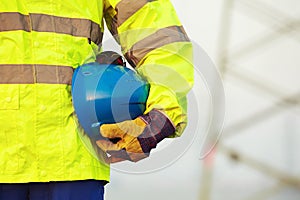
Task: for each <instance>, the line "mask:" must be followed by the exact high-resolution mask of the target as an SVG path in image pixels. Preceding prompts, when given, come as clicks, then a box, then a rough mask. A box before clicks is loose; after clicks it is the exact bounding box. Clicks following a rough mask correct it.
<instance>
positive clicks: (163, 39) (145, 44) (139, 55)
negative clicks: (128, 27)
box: [125, 26, 190, 67]
mask: <svg viewBox="0 0 300 200" xmlns="http://www.w3.org/2000/svg"><path fill="white" fill-rule="evenodd" d="M187 41H190V40H189V38H188V36H187V34H186V33H185V31H184V29H183V27H182V26H170V27H166V28H162V29H159V30H158V31H156V32H155V33H153V34H151V35H149V36H148V37H146V38H144V39H142V40H140V41H138V42H137V43H135V44H134V45H133V46H132V47H131V48H130V50H129V51H128V52H127V53H126V54H125V57H126V59H127V61H128V62H129V63H130V64H131V65H132V66H133V67H135V66H136V65H137V64H138V63H139V62H140V61H141V60H142V59H143V58H144V56H146V54H148V53H149V52H150V51H152V50H154V49H157V48H160V47H162V46H164V45H167V44H171V43H174V42H187Z"/></svg>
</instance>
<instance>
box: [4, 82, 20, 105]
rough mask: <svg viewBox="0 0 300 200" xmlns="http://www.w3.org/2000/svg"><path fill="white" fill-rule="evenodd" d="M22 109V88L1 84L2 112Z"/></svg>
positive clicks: (16, 85)
mask: <svg viewBox="0 0 300 200" xmlns="http://www.w3.org/2000/svg"><path fill="white" fill-rule="evenodd" d="M19 108H20V87H19V85H18V84H0V110H18V109H19Z"/></svg>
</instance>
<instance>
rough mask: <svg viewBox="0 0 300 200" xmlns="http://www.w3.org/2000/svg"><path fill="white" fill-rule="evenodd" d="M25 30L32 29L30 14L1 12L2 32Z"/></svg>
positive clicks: (0, 26) (0, 25)
mask: <svg viewBox="0 0 300 200" xmlns="http://www.w3.org/2000/svg"><path fill="white" fill-rule="evenodd" d="M14 30H24V31H30V23H29V16H26V15H22V14H20V13H15V12H11V13H0V32H2V31H14Z"/></svg>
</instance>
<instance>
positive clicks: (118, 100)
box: [72, 62, 149, 140]
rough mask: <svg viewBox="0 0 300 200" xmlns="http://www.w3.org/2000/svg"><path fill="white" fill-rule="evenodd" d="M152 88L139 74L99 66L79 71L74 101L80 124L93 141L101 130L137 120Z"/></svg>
mask: <svg viewBox="0 0 300 200" xmlns="http://www.w3.org/2000/svg"><path fill="white" fill-rule="evenodd" d="M148 92H149V84H148V83H147V82H146V81H145V80H143V78H142V77H141V76H139V74H137V73H136V71H134V70H131V69H129V68H127V67H124V66H120V65H116V64H99V63H97V62H93V63H88V64H84V65H82V66H80V67H78V68H77V69H76V70H75V71H74V74H73V79H72V98H73V105H74V108H75V112H76V115H77V117H78V121H79V124H80V125H81V126H82V128H83V129H84V131H85V132H86V133H87V134H88V136H89V137H90V138H92V139H95V140H97V139H100V138H101V135H100V134H99V126H100V125H101V124H103V123H116V122H121V121H124V120H129V119H134V118H136V117H138V116H140V115H142V114H143V113H144V111H145V108H146V101H147V97H148Z"/></svg>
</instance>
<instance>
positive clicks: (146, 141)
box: [96, 110, 175, 163]
mask: <svg viewBox="0 0 300 200" xmlns="http://www.w3.org/2000/svg"><path fill="white" fill-rule="evenodd" d="M174 132H175V128H174V126H173V124H172V122H171V121H170V120H169V119H168V118H167V117H166V115H165V114H163V113H162V112H161V111H158V110H151V111H150V112H149V113H148V114H145V115H142V116H140V117H138V118H136V119H134V120H127V121H123V122H119V123H115V124H103V125H102V126H101V127H100V133H101V135H102V136H103V137H105V138H108V139H107V140H104V139H103V140H98V141H96V143H97V145H98V146H99V147H100V148H101V149H102V150H103V151H105V152H106V153H108V154H110V157H109V159H108V162H110V163H115V162H120V161H123V160H130V161H133V162H137V161H139V160H141V159H144V158H146V157H148V156H149V154H150V151H151V149H153V148H155V147H156V145H157V143H159V142H160V141H162V140H163V139H164V138H166V137H168V136H169V135H171V134H173V133H174Z"/></svg>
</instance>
